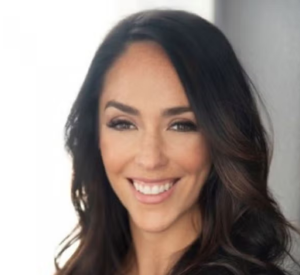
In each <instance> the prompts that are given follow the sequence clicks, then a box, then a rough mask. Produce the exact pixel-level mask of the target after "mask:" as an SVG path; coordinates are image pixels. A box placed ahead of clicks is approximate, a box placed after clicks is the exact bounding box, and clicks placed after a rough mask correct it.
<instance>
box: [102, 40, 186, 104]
mask: <svg viewBox="0 0 300 275" xmlns="http://www.w3.org/2000/svg"><path fill="white" fill-rule="evenodd" d="M104 80H105V81H104V85H103V90H102V94H101V106H102V107H103V105H104V104H105V102H106V101H108V100H111V99H114V100H117V101H120V102H123V103H128V104H130V105H135V106H136V107H138V108H143V107H145V108H149V106H154V105H155V106H156V107H161V108H166V107H173V106H174V105H186V106H188V105H189V104H188V100H187V97H186V95H185V92H184V88H183V86H182V84H181V82H180V79H179V77H178V75H177V72H176V70H175V68H174V67H173V65H172V63H171V61H170V60H169V58H168V56H167V55H166V53H165V52H164V50H163V49H162V48H161V47H160V46H159V45H158V44H156V43H154V42H135V43H133V44H131V45H129V47H128V48H127V49H126V51H125V52H124V53H123V54H122V55H121V56H120V57H119V59H118V60H117V61H116V62H115V63H114V65H113V66H112V67H111V68H110V69H109V70H108V72H107V74H106V76H105V79H104Z"/></svg>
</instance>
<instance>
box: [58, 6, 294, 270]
mask: <svg viewBox="0 0 300 275" xmlns="http://www.w3.org/2000/svg"><path fill="white" fill-rule="evenodd" d="M135 41H154V42H156V43H158V44H159V45H160V46H162V48H163V49H164V51H165V52H166V53H167V55H168V57H169V58H170V60H171V62H172V64H173V66H174V68H175V69H176V71H177V73H178V76H179V78H180V80H181V82H182V84H183V87H184V89H185V93H186V96H187V98H188V100H189V103H190V105H191V107H192V109H193V111H194V114H195V116H196V119H197V121H198V123H199V125H200V127H201V129H202V131H203V133H204V134H205V135H206V136H207V139H208V141H209V143H210V148H212V149H211V154H212V160H213V165H212V169H211V172H210V175H209V177H208V179H207V181H206V182H205V185H204V186H203V189H202V190H201V193H200V194H199V200H198V205H199V208H200V209H201V213H202V215H203V217H202V218H203V226H202V232H201V234H200V235H199V237H198V238H197V239H196V240H195V241H194V242H193V243H192V244H191V245H190V246H189V247H187V248H186V250H185V251H184V253H183V255H182V257H181V258H180V259H179V261H178V262H177V263H176V264H175V265H174V266H173V268H172V269H171V270H170V271H169V274H171V275H175V274H176V275H177V274H288V271H287V270H285V269H284V268H283V266H282V264H283V260H284V259H285V258H286V256H289V257H290V258H291V259H293V261H294V262H295V263H296V264H298V266H300V264H299V262H297V261H296V259H294V258H293V256H292V255H291V253H290V252H291V251H290V249H291V240H292V239H291V231H290V229H291V230H293V231H295V232H297V233H298V234H300V231H299V229H297V228H296V227H295V226H293V225H292V224H291V223H290V222H289V221H287V219H286V218H285V217H284V216H283V214H282V212H281V210H280V208H279V206H278V203H277V202H276V200H275V199H274V198H273V197H272V194H271V193H270V191H269V189H268V185H267V182H268V174H269V167H270V161H271V157H272V142H271V139H270V136H269V134H268V133H267V131H266V128H265V127H264V126H263V124H262V121H261V117H260V114H259V111H258V105H257V104H258V102H262V100H261V98H260V96H259V94H258V93H257V92H256V90H255V88H254V85H253V84H252V83H251V81H250V79H249V77H248V76H247V74H246V73H245V71H244V70H243V68H242V66H241V64H240V62H239V61H238V59H237V57H236V55H235V53H234V51H233V49H232V47H231V45H230V43H229V42H228V40H227V39H226V37H225V36H224V35H223V33H222V32H221V31H220V30H219V29H217V28H216V27H215V26H214V25H213V24H211V23H209V22H207V21H206V20H204V19H203V18H201V17H199V16H198V15H195V14H192V13H189V12H185V11H180V10H166V9H164V10H146V11H142V12H138V13H135V14H132V15H130V16H128V17H126V18H124V19H123V20H121V21H120V22H119V23H118V24H117V25H116V26H114V27H113V28H112V30H111V31H110V32H109V33H108V35H107V36H106V37H105V39H104V41H103V42H102V44H101V45H100V47H99V49H98V50H97V52H96V54H95V56H94V59H93V61H92V64H91V66H90V68H89V71H88V73H87V76H86V78H85V80H84V83H83V85H82V87H81V89H80V92H79V94H78V96H77V98H76V100H75V102H74V104H73V106H72V109H71V112H70V115H69V117H68V120H67V123H66V126H65V138H66V149H67V151H68V152H69V153H70V155H71V157H72V161H73V178H72V202H73V205H74V208H75V210H76V212H77V214H78V219H79V221H78V225H77V226H76V228H75V230H74V231H73V232H72V233H71V234H70V235H69V236H68V237H67V238H66V239H65V240H64V241H63V242H62V245H63V246H62V248H61V251H60V252H59V253H58V255H57V257H56V259H55V263H56V268H57V271H56V273H55V274H56V275H83V274H85V275H92V274H95V275H96V274H97V275H98V274H101V275H112V274H122V272H123V270H122V264H123V261H124V259H125V257H126V255H127V254H128V252H129V249H130V247H131V244H132V238H131V233H130V229H129V223H128V213H127V211H126V209H125V208H124V207H123V205H122V204H121V202H120V200H119V199H118V197H117V196H116V195H115V193H114V192H113V190H112V188H111V186H110V183H109V181H108V178H107V176H106V173H105V169H104V166H103V162H102V158H101V154H100V152H99V148H98V135H97V133H98V130H97V125H98V98H99V96H100V94H101V90H102V84H103V80H104V76H105V74H106V72H107V71H108V69H109V68H110V67H111V66H112V65H113V63H114V62H115V60H116V59H117V58H118V57H120V55H121V54H122V53H123V52H124V50H125V49H126V47H127V46H128V45H129V44H131V43H134V42H135ZM262 105H263V104H262ZM75 242H77V243H78V246H77V248H76V250H75V252H74V253H73V255H72V256H71V257H70V258H69V260H68V261H67V262H66V263H65V264H64V265H63V266H61V267H59V264H58V259H59V258H60V256H61V255H62V254H63V253H64V251H65V250H67V248H68V247H69V246H71V245H73V244H74V243H75ZM222 272H224V273H222Z"/></svg>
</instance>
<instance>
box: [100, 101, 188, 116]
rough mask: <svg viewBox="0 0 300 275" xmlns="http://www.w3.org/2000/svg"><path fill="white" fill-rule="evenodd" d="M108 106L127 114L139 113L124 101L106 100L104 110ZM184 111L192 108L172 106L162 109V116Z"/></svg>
mask: <svg viewBox="0 0 300 275" xmlns="http://www.w3.org/2000/svg"><path fill="white" fill-rule="evenodd" d="M108 107H115V108H117V109H119V110H120V111H122V112H124V113H128V114H130V115H134V116H140V114H141V113H140V111H139V110H138V109H136V108H134V107H131V106H129V105H126V104H124V103H120V102H118V101H115V100H111V101H108V102H107V103H106V105H105V109H104V110H106V109H107V108H108ZM186 112H192V109H191V108H190V107H188V106H177V107H172V108H168V109H165V110H163V112H162V116H163V117H170V116H175V115H180V114H182V113H186Z"/></svg>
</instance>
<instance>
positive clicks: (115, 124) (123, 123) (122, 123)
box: [107, 119, 133, 131]
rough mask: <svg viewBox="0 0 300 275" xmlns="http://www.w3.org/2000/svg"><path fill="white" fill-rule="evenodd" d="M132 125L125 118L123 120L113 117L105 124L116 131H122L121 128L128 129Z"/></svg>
mask: <svg viewBox="0 0 300 275" xmlns="http://www.w3.org/2000/svg"><path fill="white" fill-rule="evenodd" d="M131 125H133V124H132V123H130V122H129V121H127V120H123V119H115V120H112V121H110V122H109V123H108V124H107V126H108V127H109V128H113V129H116V130H118V131H123V130H130V126H131Z"/></svg>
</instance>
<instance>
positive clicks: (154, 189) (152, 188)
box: [133, 181, 174, 195]
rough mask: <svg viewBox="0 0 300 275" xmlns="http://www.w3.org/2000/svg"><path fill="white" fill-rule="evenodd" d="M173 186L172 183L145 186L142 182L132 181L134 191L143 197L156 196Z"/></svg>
mask: <svg viewBox="0 0 300 275" xmlns="http://www.w3.org/2000/svg"><path fill="white" fill-rule="evenodd" d="M173 184H174V183H173V182H169V183H166V184H163V185H147V184H146V183H143V182H137V181H133V185H134V187H135V189H136V190H138V191H139V192H141V193H143V194H145V195H157V194H160V193H163V192H165V191H166V190H169V189H170V188H171V187H172V186H173Z"/></svg>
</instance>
